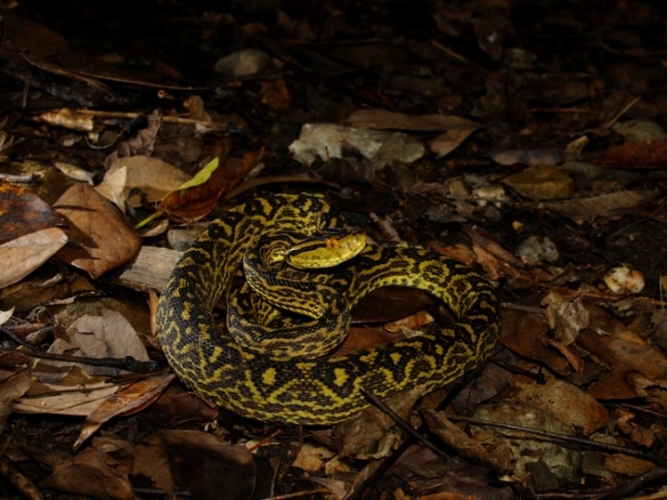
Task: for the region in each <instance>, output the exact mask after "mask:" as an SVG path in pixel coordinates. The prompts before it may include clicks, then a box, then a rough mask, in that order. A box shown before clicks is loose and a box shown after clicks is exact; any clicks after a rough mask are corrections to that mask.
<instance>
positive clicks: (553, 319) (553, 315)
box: [541, 292, 589, 346]
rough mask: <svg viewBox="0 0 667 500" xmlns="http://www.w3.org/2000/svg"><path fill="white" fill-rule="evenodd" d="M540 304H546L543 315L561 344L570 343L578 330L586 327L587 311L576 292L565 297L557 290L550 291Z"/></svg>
mask: <svg viewBox="0 0 667 500" xmlns="http://www.w3.org/2000/svg"><path fill="white" fill-rule="evenodd" d="M541 305H542V306H546V308H545V310H544V316H545V317H546V318H547V322H548V323H549V328H551V329H552V330H553V334H554V338H555V339H556V340H557V341H558V342H560V343H562V344H563V345H566V346H568V345H570V344H571V343H572V342H574V341H575V340H576V339H577V335H578V334H579V332H580V331H581V330H582V329H584V328H587V327H588V322H589V318H588V311H587V310H586V308H585V307H584V305H583V303H582V301H581V296H580V295H578V294H575V295H574V296H573V297H565V296H563V295H561V294H560V293H558V292H550V293H549V294H548V295H547V296H546V297H544V299H542V302H541Z"/></svg>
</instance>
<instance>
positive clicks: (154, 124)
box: [104, 109, 162, 168]
mask: <svg viewBox="0 0 667 500" xmlns="http://www.w3.org/2000/svg"><path fill="white" fill-rule="evenodd" d="M147 118H148V125H147V126H146V128H143V129H141V130H140V131H139V132H137V135H136V136H134V137H132V138H130V139H128V140H127V141H123V142H121V143H120V144H118V148H117V149H116V150H115V151H113V152H112V153H111V154H110V155H109V156H107V157H106V158H105V160H104V166H105V167H107V168H109V167H111V165H112V164H113V162H114V161H115V160H116V159H117V158H122V157H124V156H139V155H143V156H150V155H151V153H153V148H154V147H155V138H156V137H157V133H158V132H159V130H160V127H161V126H162V111H160V110H157V109H156V110H154V111H153V112H152V113H151V114H150V115H148V117H147Z"/></svg>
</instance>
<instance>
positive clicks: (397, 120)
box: [343, 109, 484, 132]
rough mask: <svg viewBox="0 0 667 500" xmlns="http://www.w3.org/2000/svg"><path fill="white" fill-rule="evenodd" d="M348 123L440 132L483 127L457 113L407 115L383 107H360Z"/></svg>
mask: <svg viewBox="0 0 667 500" xmlns="http://www.w3.org/2000/svg"><path fill="white" fill-rule="evenodd" d="M343 123H345V124H346V125H349V126H350V127H356V128H364V129H373V130H418V131H425V132H432V131H435V132H438V131H445V130H458V131H461V132H463V131H473V130H477V129H480V128H483V127H484V125H483V124H482V123H479V122H476V121H473V120H468V119H467V118H461V117H460V116H455V115H436V114H434V115H406V114H405V113H396V112H394V111H386V110H383V109H358V110H356V111H353V112H352V113H351V114H350V115H349V116H348V117H347V118H346V119H345V120H344V121H343Z"/></svg>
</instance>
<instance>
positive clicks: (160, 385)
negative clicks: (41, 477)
mask: <svg viewBox="0 0 667 500" xmlns="http://www.w3.org/2000/svg"><path fill="white" fill-rule="evenodd" d="M174 378H175V375H174V374H173V373H163V374H160V375H156V376H153V377H148V378H145V379H143V380H139V381H137V382H134V383H132V384H130V385H128V386H126V387H123V388H122V389H120V390H119V391H117V392H116V393H114V394H113V395H112V396H110V397H109V398H108V399H106V400H104V401H103V402H102V403H101V404H100V405H99V406H98V407H97V408H95V410H93V411H92V412H91V413H90V415H88V417H86V421H85V422H84V423H83V426H82V428H81V432H80V433H79V438H78V439H77V440H76V442H75V443H74V446H73V448H74V450H75V451H76V450H78V449H79V448H80V447H81V445H82V444H83V443H84V441H85V440H86V439H88V438H89V437H90V436H92V435H93V433H95V432H96V431H97V429H99V428H100V427H101V426H102V425H103V424H104V423H105V422H108V421H109V420H111V419H112V418H114V417H124V416H127V415H132V414H133V413H136V412H138V411H141V410H143V409H144V408H146V407H147V406H148V405H150V404H152V403H153V402H154V401H155V400H156V399H157V398H158V396H160V394H162V392H163V391H164V390H165V389H166V388H167V387H168V386H169V384H170V383H171V382H172V380H174Z"/></svg>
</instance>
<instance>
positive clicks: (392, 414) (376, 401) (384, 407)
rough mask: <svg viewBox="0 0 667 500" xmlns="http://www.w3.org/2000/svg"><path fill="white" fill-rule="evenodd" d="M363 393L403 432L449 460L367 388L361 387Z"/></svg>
mask: <svg viewBox="0 0 667 500" xmlns="http://www.w3.org/2000/svg"><path fill="white" fill-rule="evenodd" d="M361 392H362V394H363V395H364V396H366V399H368V401H370V402H371V403H372V404H373V406H376V407H377V408H379V409H380V410H382V411H383V412H384V413H386V414H387V416H388V417H389V418H391V419H392V420H393V421H394V422H395V423H396V425H398V426H399V427H400V428H401V430H403V431H404V432H405V433H406V434H408V435H409V436H412V437H413V438H414V439H416V440H417V441H419V442H420V443H421V444H423V445H424V446H425V447H426V448H428V449H429V450H431V451H432V452H433V453H435V454H436V455H438V456H439V457H440V458H445V459H447V458H449V457H448V456H447V454H446V453H445V452H444V451H442V450H441V449H440V448H438V447H437V446H436V445H434V444H433V443H431V442H430V441H429V440H428V439H426V438H425V437H424V436H422V435H421V434H420V433H419V432H417V431H416V430H415V429H414V428H413V427H412V426H411V425H410V424H409V423H407V422H406V421H405V420H403V419H402V418H401V417H400V415H398V414H397V413H396V412H395V411H394V410H392V409H391V408H389V407H388V406H387V405H386V404H384V403H383V402H382V401H381V400H380V398H378V397H377V396H376V395H375V394H373V393H372V392H371V391H369V390H368V389H366V388H365V387H361Z"/></svg>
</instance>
